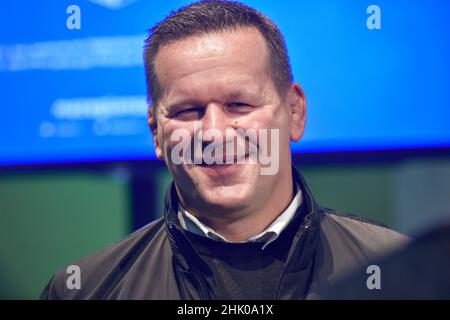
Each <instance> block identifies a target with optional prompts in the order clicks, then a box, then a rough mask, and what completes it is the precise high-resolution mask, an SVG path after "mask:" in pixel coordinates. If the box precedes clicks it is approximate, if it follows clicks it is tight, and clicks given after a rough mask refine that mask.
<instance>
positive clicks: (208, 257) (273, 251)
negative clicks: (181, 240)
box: [187, 210, 301, 300]
mask: <svg viewBox="0 0 450 320" xmlns="http://www.w3.org/2000/svg"><path fill="white" fill-rule="evenodd" d="M300 211H301V210H297V213H296V216H295V217H294V219H293V220H292V221H291V222H290V223H289V225H288V226H287V227H286V229H284V230H283V232H282V233H281V234H280V236H279V237H278V238H277V239H276V240H275V241H273V242H272V243H270V244H269V245H267V247H266V248H264V250H263V249H262V246H263V244H264V242H249V243H227V242H222V241H216V240H212V239H209V238H206V237H203V236H200V235H196V234H194V233H191V232H187V234H188V237H189V238H190V240H191V241H192V243H193V245H194V246H195V248H196V250H197V251H198V253H199V254H200V256H201V257H202V259H203V260H204V261H205V262H206V263H207V264H208V266H209V267H210V268H211V269H212V272H213V273H214V277H213V278H215V279H216V280H215V283H213V282H212V281H214V280H212V279H209V285H210V287H211V288H213V289H212V291H213V298H214V299H230V300H252V299H255V300H256V299H258V300H259V299H275V297H276V294H277V289H278V285H279V282H280V277H281V275H282V273H283V270H284V267H285V262H286V259H287V256H288V253H289V249H290V247H291V244H292V239H293V237H294V234H295V231H296V230H297V229H298V225H299V223H300V222H301V213H300Z"/></svg>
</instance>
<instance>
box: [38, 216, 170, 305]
mask: <svg viewBox="0 0 450 320" xmlns="http://www.w3.org/2000/svg"><path fill="white" fill-rule="evenodd" d="M164 226H165V224H164V219H163V218H159V219H157V220H155V221H153V222H151V223H149V224H147V225H145V226H144V227H142V228H141V229H138V230H137V231H135V232H133V233H131V234H129V235H128V236H127V237H126V238H124V239H122V240H120V241H118V242H116V243H113V244H112V245H110V246H108V247H106V248H104V249H102V250H100V251H99V252H97V253H94V254H92V255H90V256H87V257H84V258H82V259H80V260H79V261H77V262H75V263H73V264H71V265H70V266H75V267H77V269H78V270H80V274H81V279H82V280H81V289H80V290H71V289H69V288H68V286H67V284H66V283H67V281H68V279H69V277H70V275H71V273H70V272H68V267H69V266H66V267H64V268H62V269H61V270H60V271H58V272H57V273H55V274H54V275H53V277H52V278H51V279H50V281H49V283H48V284H47V286H46V287H45V289H44V290H43V292H42V294H41V297H40V298H41V299H96V298H101V297H98V296H96V294H99V293H105V292H108V290H110V289H111V286H112V285H113V284H114V283H117V282H118V281H120V279H121V278H122V277H123V276H124V275H125V274H126V273H127V271H128V270H129V269H130V268H131V267H132V266H133V264H134V263H135V261H136V260H137V259H138V258H139V257H140V256H141V255H142V254H143V252H144V251H148V249H149V248H150V251H152V252H159V251H160V250H152V249H156V248H157V247H159V249H161V248H162V247H163V246H165V245H166V242H167V239H166V238H167V237H166V233H165V230H164Z"/></svg>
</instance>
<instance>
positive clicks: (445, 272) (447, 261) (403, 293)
mask: <svg viewBox="0 0 450 320" xmlns="http://www.w3.org/2000/svg"><path fill="white" fill-rule="evenodd" d="M373 265H377V266H379V267H380V284H381V286H380V289H371V290H370V289H369V288H368V285H367V282H368V279H369V277H371V273H370V272H369V273H368V272H367V267H369V266H366V267H365V268H364V270H360V271H358V272H356V273H354V274H353V275H351V276H349V277H348V278H346V279H345V280H342V281H339V282H338V283H336V285H335V286H333V287H332V288H331V289H328V290H326V291H325V292H324V294H322V297H323V298H325V299H363V300H366V299H450V223H446V224H444V225H441V226H439V227H437V228H434V229H432V230H431V231H428V232H425V233H423V234H422V235H420V236H419V237H417V238H416V239H415V240H413V241H412V242H411V243H410V244H409V245H408V246H406V247H404V248H403V249H401V250H399V251H397V252H396V253H393V254H391V255H389V256H388V257H386V258H383V259H381V260H380V261H375V262H374V263H373Z"/></svg>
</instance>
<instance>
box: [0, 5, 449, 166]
mask: <svg viewBox="0 0 450 320" xmlns="http://www.w3.org/2000/svg"><path fill="white" fill-rule="evenodd" d="M244 2H245V3H247V4H249V5H251V6H253V7H255V8H257V9H260V10H261V11H262V12H264V13H266V14H267V15H269V16H270V17H271V18H272V19H273V20H274V21H275V22H276V23H277V24H278V25H279V27H280V29H281V30H282V32H283V33H284V35H285V38H286V42H287V45H288V49H289V54H290V57H291V63H292V67H293V72H294V77H295V80H296V81H297V82H299V83H300V84H301V86H302V87H303V89H304V90H305V93H306V96H307V101H308V120H307V126H306V132H305V135H304V137H303V139H302V140H301V141H300V142H299V143H296V144H293V150H294V151H295V152H303V153H320V152H332V151H359V150H388V149H389V150H390V149H405V148H438V147H448V146H450V125H449V122H450V121H449V119H450V103H449V102H450V90H449V79H450V63H449V56H450V36H449V30H450V28H449V26H448V16H449V14H450V2H449V1H437V0H434V1H430V0H420V1H419V0H416V1H414V0H412V1H411V0H408V1H406V0H395V1H392V0H389V1H388V0H371V1H365V0H351V1H350V0H335V1H326V0H322V1H302V0H297V1H286V0H283V1H267V0H255V1H244ZM188 3H189V1H178V0H168V1H162V0H151V1H149V0H84V1H83V0H72V1H65V0H57V1H56V0H47V1H38V0H36V1H30V0H14V1H1V2H0V88H1V99H0V107H1V115H2V125H1V126H0V146H1V148H0V165H18V164H41V163H55V162H79V161H81V162H85V161H110V160H111V161H113V160H133V159H152V158H155V154H154V150H153V145H152V139H151V135H150V132H149V129H148V127H147V122H146V112H147V105H146V98H145V95H146V88H145V76H144V68H143V63H142V47H143V40H144V38H145V36H146V30H147V29H148V28H149V27H150V26H152V25H153V24H154V23H155V22H157V21H159V20H161V19H162V18H163V17H164V16H165V15H166V14H168V13H169V12H170V11H171V10H173V9H175V8H178V7H179V6H181V5H185V4H188ZM71 5H76V7H70V6H71ZM78 9H79V19H77V20H74V19H75V16H73V14H76V13H77V12H78V11H77V10H78ZM77 24H78V25H77ZM77 27H79V28H80V29H77Z"/></svg>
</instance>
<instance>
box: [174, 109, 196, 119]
mask: <svg viewBox="0 0 450 320" xmlns="http://www.w3.org/2000/svg"><path fill="white" fill-rule="evenodd" d="M200 112H201V109H200V108H187V109H184V110H180V111H178V112H176V113H175V117H176V118H181V117H192V116H198V115H199V114H200Z"/></svg>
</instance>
